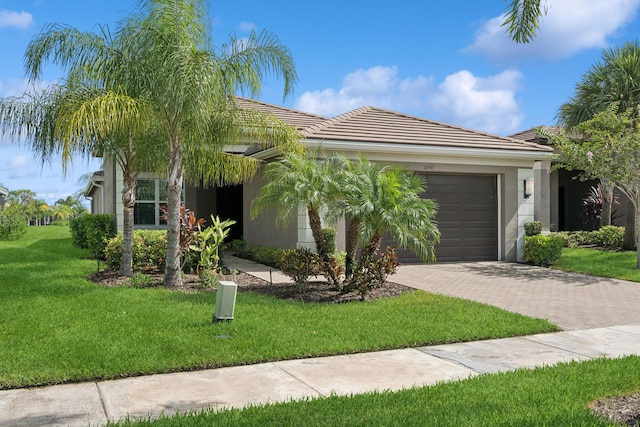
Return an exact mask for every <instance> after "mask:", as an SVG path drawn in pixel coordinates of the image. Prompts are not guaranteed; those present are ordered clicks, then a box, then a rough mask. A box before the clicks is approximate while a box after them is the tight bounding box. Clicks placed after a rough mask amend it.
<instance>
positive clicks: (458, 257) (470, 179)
mask: <svg viewBox="0 0 640 427" xmlns="http://www.w3.org/2000/svg"><path fill="white" fill-rule="evenodd" d="M425 176H426V178H427V191H426V193H425V197H428V198H430V199H433V200H435V201H436V202H438V206H439V208H438V214H437V216H436V221H437V222H438V228H439V229H440V233H441V238H440V243H439V244H438V245H436V258H437V261H438V262H447V261H494V260H497V259H498V197H497V194H498V193H497V178H496V176H495V175H431V174H430V175H425ZM387 244H392V246H396V245H395V244H394V243H393V240H392V239H390V238H389V237H388V236H387V238H386V239H385V240H384V241H383V244H382V247H383V248H384V247H385V246H386V245H387ZM398 256H399V257H400V259H401V261H403V262H420V259H419V258H418V257H417V256H416V255H415V254H414V253H413V252H411V251H409V250H398Z"/></svg>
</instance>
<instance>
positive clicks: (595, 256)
mask: <svg viewBox="0 0 640 427" xmlns="http://www.w3.org/2000/svg"><path fill="white" fill-rule="evenodd" d="M636 257H637V254H636V252H630V251H626V252H610V251H602V250H598V249H589V248H564V249H562V255H561V256H560V258H559V259H558V261H556V263H555V264H554V268H558V269H560V270H566V271H574V272H577V273H585V274H591V275H593V276H601V277H612V278H616V279H623V280H630V281H633V282H640V269H638V268H636Z"/></svg>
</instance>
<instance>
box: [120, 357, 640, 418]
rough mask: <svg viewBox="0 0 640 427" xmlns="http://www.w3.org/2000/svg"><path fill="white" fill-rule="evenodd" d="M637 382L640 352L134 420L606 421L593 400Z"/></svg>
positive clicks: (636, 385) (632, 387) (634, 387)
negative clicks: (595, 409) (343, 394)
mask: <svg viewBox="0 0 640 427" xmlns="http://www.w3.org/2000/svg"><path fill="white" fill-rule="evenodd" d="M639 389H640V358H639V357H636V356H631V357H628V358H625V359H615V360H605V359H597V360H593V361H588V362H583V363H575V362H574V363H569V364H560V365H557V366H554V367H543V368H538V369H535V370H519V371H515V372H508V373H501V374H491V375H483V376H480V377H476V378H471V379H467V380H464V381H458V382H452V383H445V384H439V385H436V386H432V387H423V388H415V389H410V390H403V391H400V392H396V393H391V392H386V393H368V394H363V395H357V396H350V397H338V396H332V397H329V398H324V399H308V400H304V401H300V402H287V403H277V404H273V405H262V406H253V407H249V408H247V409H244V410H237V409H233V410H223V411H220V412H212V411H210V410H209V411H204V412H200V413H192V414H189V415H186V416H185V415H182V416H174V417H168V418H167V417H164V418H160V419H158V420H155V421H149V420H143V421H139V422H132V421H124V422H122V423H120V424H118V425H127V426H129V425H133V426H154V427H161V426H185V427H189V426H212V425H215V426H312V425H321V426H324V425H327V426H328V425H330V426H455V427H458V426H492V427H493V426H536V427H537V426H606V425H612V423H607V422H604V421H602V420H601V419H599V418H598V417H596V416H595V415H594V414H592V413H591V412H590V410H589V409H588V404H589V403H590V402H592V401H594V400H596V399H600V398H604V397H608V396H619V395H624V394H628V393H630V392H633V391H636V390H639Z"/></svg>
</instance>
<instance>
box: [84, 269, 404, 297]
mask: <svg viewBox="0 0 640 427" xmlns="http://www.w3.org/2000/svg"><path fill="white" fill-rule="evenodd" d="M145 275H147V276H149V277H150V278H151V279H152V280H153V284H152V285H150V286H154V287H164V285H163V284H162V279H163V275H162V272H160V271H147V272H145ZM89 280H91V281H92V282H94V283H97V284H100V285H103V286H129V285H130V283H131V280H130V278H128V277H122V276H118V273H117V272H116V271H111V270H104V271H100V272H98V273H94V274H92V275H91V276H89ZM218 280H233V281H235V283H237V284H238V291H239V292H256V293H259V294H263V295H269V296H273V297H276V298H279V299H284V300H291V301H304V302H328V303H344V302H350V301H360V295H359V294H357V293H355V292H352V293H349V294H342V293H340V292H339V291H336V290H334V289H332V288H331V286H330V285H329V284H328V283H326V282H321V281H318V282H310V283H309V285H308V287H307V289H306V290H305V291H304V292H301V289H299V288H298V286H296V285H295V284H293V283H273V284H272V283H269V282H267V281H265V280H262V279H259V278H257V277H254V276H252V275H250V274H247V273H242V272H240V273H238V274H236V275H235V276H232V275H220V276H218ZM166 289H173V290H179V291H186V292H214V291H215V288H211V287H203V286H202V285H201V281H200V278H199V277H198V276H197V275H194V274H185V275H183V276H182V285H181V286H179V287H171V288H169V287H166ZM413 291H415V289H413V288H409V287H407V286H403V285H398V284H396V283H391V282H386V283H385V285H384V286H381V287H379V288H376V289H373V290H372V291H371V292H369V293H368V294H367V295H366V297H365V300H367V301H369V300H374V299H379V298H392V297H396V296H398V295H401V294H404V293H408V292H413Z"/></svg>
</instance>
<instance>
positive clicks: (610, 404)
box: [589, 392, 640, 426]
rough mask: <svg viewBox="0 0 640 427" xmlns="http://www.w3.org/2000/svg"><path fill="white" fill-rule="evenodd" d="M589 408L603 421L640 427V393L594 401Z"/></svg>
mask: <svg viewBox="0 0 640 427" xmlns="http://www.w3.org/2000/svg"><path fill="white" fill-rule="evenodd" d="M589 408H590V409H591V410H592V411H593V412H594V413H595V414H597V415H598V416H600V417H602V418H603V419H606V420H609V421H612V422H615V423H620V424H625V425H628V426H637V425H640V392H636V393H634V394H630V395H627V396H619V397H608V398H606V399H600V400H596V401H595V402H591V404H590V405H589Z"/></svg>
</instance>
